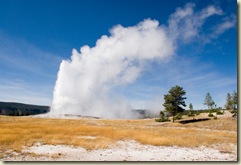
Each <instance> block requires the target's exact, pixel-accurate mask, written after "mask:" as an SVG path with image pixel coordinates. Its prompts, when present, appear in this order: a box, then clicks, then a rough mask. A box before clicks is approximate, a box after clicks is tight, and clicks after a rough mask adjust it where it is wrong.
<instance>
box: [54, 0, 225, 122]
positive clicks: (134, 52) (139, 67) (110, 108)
mask: <svg viewBox="0 0 241 165" xmlns="http://www.w3.org/2000/svg"><path fill="white" fill-rule="evenodd" d="M193 7H194V5H193V4H188V5H186V6H185V8H183V9H181V8H178V9H177V11H176V12H175V13H174V14H172V15H171V16H170V19H169V26H167V27H166V26H160V25H159V22H158V21H156V20H151V19H146V20H144V21H142V22H140V23H139V24H137V25H136V26H131V27H123V26H121V25H116V26H114V27H113V28H112V29H111V30H110V36H106V35H103V36H102V37H101V38H100V39H99V40H97V42H96V45H95V47H92V48H90V47H89V46H87V45H86V46H83V47H81V48H80V52H78V51H77V50H75V49H74V50H73V51H72V56H71V59H70V60H63V61H62V63H61V64H60V69H59V72H58V79H57V81H56V85H55V88H54V96H53V102H52V107H51V113H52V114H79V115H88V116H99V117H105V118H127V117H131V116H130V111H129V110H130V109H131V107H130V105H129V103H128V101H126V100H125V99H124V98H122V97H121V96H117V95H115V94H114V93H113V92H112V89H113V88H114V87H118V86H124V85H128V84H130V83H133V82H135V80H136V79H137V77H138V76H140V74H141V72H142V71H143V70H144V69H145V66H146V65H148V63H149V62H150V61H151V60H155V59H160V60H163V59H166V58H169V57H171V56H172V55H173V54H174V53H175V45H176V44H175V42H176V41H177V38H179V39H180V38H184V39H190V38H191V37H194V36H195V35H196V34H197V33H198V32H197V31H198V30H199V29H200V26H201V24H200V22H198V25H197V26H194V25H193V26H192V24H191V23H193V22H194V23H195V21H190V20H191V19H197V17H198V18H200V19H201V20H202V21H204V19H206V18H207V17H208V16H211V15H212V14H217V12H216V13H215V12H214V11H215V8H212V12H209V13H208V14H209V15H207V14H206V15H205V17H204V16H203V15H204V14H205V13H204V12H203V11H201V12H200V13H201V14H199V15H198V14H194V12H193ZM209 8H210V7H209ZM204 11H205V10H204ZM202 12H203V13H204V14H202ZM220 12H221V11H220ZM185 20H186V21H185ZM183 27H186V28H189V29H187V30H186V31H183V30H182V31H181V32H182V33H177V32H179V30H181V28H183Z"/></svg>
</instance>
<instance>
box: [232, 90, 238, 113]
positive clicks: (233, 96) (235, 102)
mask: <svg viewBox="0 0 241 165" xmlns="http://www.w3.org/2000/svg"><path fill="white" fill-rule="evenodd" d="M232 105H233V106H232V108H233V109H234V110H236V109H237V106H238V95H237V92H236V91H233V94H232Z"/></svg>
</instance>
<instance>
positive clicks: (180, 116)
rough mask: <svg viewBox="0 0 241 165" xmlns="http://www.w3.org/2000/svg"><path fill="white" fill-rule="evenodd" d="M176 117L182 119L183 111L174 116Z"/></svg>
mask: <svg viewBox="0 0 241 165" xmlns="http://www.w3.org/2000/svg"><path fill="white" fill-rule="evenodd" d="M174 119H175V120H180V119H182V114H181V113H178V114H177V115H176V116H174Z"/></svg>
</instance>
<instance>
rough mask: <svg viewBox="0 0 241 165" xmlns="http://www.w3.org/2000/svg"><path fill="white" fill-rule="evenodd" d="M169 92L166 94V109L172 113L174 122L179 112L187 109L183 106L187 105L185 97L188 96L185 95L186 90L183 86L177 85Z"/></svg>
mask: <svg viewBox="0 0 241 165" xmlns="http://www.w3.org/2000/svg"><path fill="white" fill-rule="evenodd" d="M168 92H169V94H166V95H164V100H165V102H164V104H163V106H164V107H165V111H167V112H169V113H170V114H172V116H173V118H172V122H174V120H175V119H174V116H175V115H176V114H177V113H179V112H183V111H184V110H185V109H183V108H182V107H181V106H184V107H186V103H185V101H184V99H186V97H183V96H184V95H185V94H186V92H185V91H184V90H183V88H182V87H180V86H178V85H176V86H175V87H172V88H171V89H170V90H169V91H168Z"/></svg>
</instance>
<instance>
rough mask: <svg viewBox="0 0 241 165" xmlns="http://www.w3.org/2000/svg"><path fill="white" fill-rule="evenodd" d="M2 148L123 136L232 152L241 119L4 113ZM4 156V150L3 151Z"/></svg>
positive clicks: (92, 145) (97, 143)
mask: <svg viewBox="0 0 241 165" xmlns="http://www.w3.org/2000/svg"><path fill="white" fill-rule="evenodd" d="M0 130H1V131H0V150H1V153H4V152H7V151H9V150H12V151H16V152H21V150H22V148H23V146H32V145H33V144H34V143H37V142H40V143H41V144H52V145H58V144H63V145H72V146H81V147H84V148H85V149H87V150H93V149H98V148H107V147H108V146H110V145H111V144H114V143H115V142H117V141H119V140H135V141H137V142H139V143H141V144H150V145H155V146H180V147H201V146H205V147H211V148H216V149H219V150H222V151H223V152H231V151H230V150H231V148H230V147H231V146H232V145H237V119H234V118H232V117H218V119H217V120H214V119H211V120H208V121H202V122H196V123H188V124H181V123H178V122H177V121H176V122H174V123H172V122H163V123H160V122H155V119H138V120H109V119H108V120H107V119H50V118H33V117H30V116H28V117H9V116H0ZM0 156H1V154H0Z"/></svg>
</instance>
